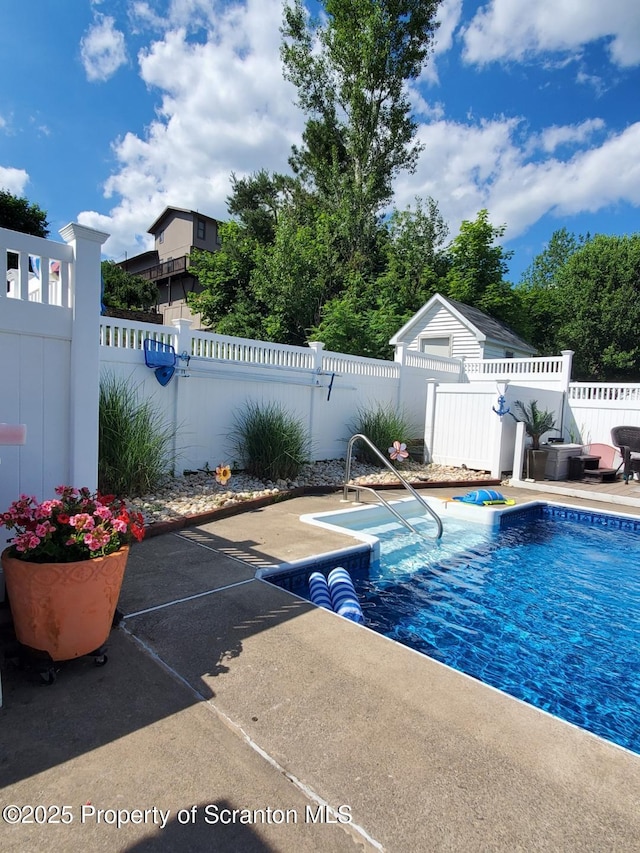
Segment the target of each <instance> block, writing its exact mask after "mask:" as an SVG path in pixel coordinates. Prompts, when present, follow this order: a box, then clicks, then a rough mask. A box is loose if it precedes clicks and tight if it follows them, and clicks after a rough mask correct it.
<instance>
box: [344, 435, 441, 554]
mask: <svg viewBox="0 0 640 853" xmlns="http://www.w3.org/2000/svg"><path fill="white" fill-rule="evenodd" d="M356 441H363V442H364V443H365V444H366V445H367V446H368V447H369V448H370V449H371V450H372V451H373V452H374V453H375V455H376V456H377V457H378V459H380V461H381V462H382V463H383V464H384V465H386V467H387V468H388V469H389V470H390V471H392V472H393V474H394V475H395V476H396V477H397V478H398V480H400V482H401V484H402V485H403V487H404V488H405V489H406V490H407V491H408V492H410V494H411V495H413V497H414V498H415V499H416V500H417V501H418V503H419V504H421V505H422V506H423V507H424V509H425V510H426V511H427V513H428V514H429V515H430V516H431V517H432V518H433V520H434V521H435V523H436V525H437V528H438V532H437V534H436V539H440V537H441V536H442V521H441V520H440V516H439V515H438V514H437V513H436V512H435V511H434V510H433V509H431V507H430V506H429V504H428V503H427V502H426V501H425V499H424V498H423V497H422V495H420V494H418V492H417V491H416V490H415V489H414V488H413V486H412V485H411V483H409V481H408V480H405V478H404V477H403V476H402V474H401V473H400V472H399V471H398V470H397V469H396V468H394V467H393V465H392V464H391V462H389V460H388V459H387V458H386V457H385V456H383V454H382V453H381V452H380V451H379V450H378V448H377V447H376V446H375V444H374V443H373V442H372V441H371V439H370V438H367V436H366V435H362V433H359V432H358V433H356V434H355V435H352V436H351V438H350V439H349V444H348V446H347V463H346V467H345V472H344V486H343V496H342V499H343V500H345V501H348V500H349V489H351V490H352V491H355V493H356V500H357V501H358V500H360V492H370V493H371V494H372V495H374V496H375V497H376V498H377V499H378V500H379V501H380V503H381V504H382V505H383V506H385V507H386V508H387V509H388V510H389V512H390V513H392V514H393V515H395V517H396V518H397V519H398V521H399V522H400V523H401V524H402V525H404V527H406V528H408V529H409V530H410V531H411V532H412V533H416V534H417V535H418V536H422V532H421V531H420V530H416V528H415V527H414V526H413V524H411V522H410V521H408V520H407V519H406V518H404V517H403V516H402V515H400V513H399V512H398V510H397V509H396V508H395V507H394V506H393V505H392V504H390V503H389V501H388V500H386V499H385V498H383V497H382V495H380V494H378V492H376V490H375V489H373V488H371V486H358V485H353V484H350V483H349V480H350V479H351V457H352V455H353V445H354V444H355V443H356Z"/></svg>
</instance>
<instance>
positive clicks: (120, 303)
mask: <svg viewBox="0 0 640 853" xmlns="http://www.w3.org/2000/svg"><path fill="white" fill-rule="evenodd" d="M101 270H102V280H103V282H104V292H103V294H102V301H103V302H104V304H105V305H107V306H109V307H110V308H127V309H134V310H141V311H147V310H148V309H149V308H151V307H152V306H153V305H155V304H156V301H157V298H158V288H157V285H156V284H155V283H154V282H152V281H147V279H144V278H142V277H141V276H139V275H131V273H128V272H126V270H123V269H122V267H119V266H118V264H116V263H115V261H103V262H102V264H101Z"/></svg>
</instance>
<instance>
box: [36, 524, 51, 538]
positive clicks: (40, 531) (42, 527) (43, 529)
mask: <svg viewBox="0 0 640 853" xmlns="http://www.w3.org/2000/svg"><path fill="white" fill-rule="evenodd" d="M54 530H55V527H54V526H53V524H51V523H50V522H48V521H45V522H44V523H43V524H36V536H40V538H42V539H44V537H45V536H46V535H47V533H53V531H54Z"/></svg>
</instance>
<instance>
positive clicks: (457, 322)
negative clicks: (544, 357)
mask: <svg viewBox="0 0 640 853" xmlns="http://www.w3.org/2000/svg"><path fill="white" fill-rule="evenodd" d="M389 343H390V344H391V345H392V346H396V347H398V346H404V348H405V349H406V350H413V351H414V352H422V353H428V354H429V355H439V356H443V357H445V358H459V359H461V358H469V359H477V358H530V357H531V356H534V355H536V354H537V351H536V350H535V349H534V347H532V346H531V345H530V344H528V343H527V342H526V341H525V340H523V339H522V338H521V337H519V336H518V335H516V333H515V332H514V331H513V330H512V329H510V328H509V326H507V325H506V324H505V323H502V322H501V321H500V320H496V319H495V318H493V317H490V316H489V315H488V314H485V313H484V311H480V309H479V308H472V307H471V306H470V305H465V304H464V303H462V302H456V301H455V300H454V299H447V298H445V297H444V296H442V295H441V294H439V293H436V294H435V295H434V296H432V297H431V299H430V300H429V301H428V302H425V304H424V305H423V306H422V308H420V310H419V311H417V312H416V313H415V314H414V315H413V317H412V318H411V319H410V320H409V321H408V322H407V323H405V324H404V326H403V327H402V328H401V329H400V331H399V332H396V334H395V335H394V336H393V337H392V338H391V340H390V341H389Z"/></svg>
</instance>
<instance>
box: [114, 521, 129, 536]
mask: <svg viewBox="0 0 640 853" xmlns="http://www.w3.org/2000/svg"><path fill="white" fill-rule="evenodd" d="M113 529H114V530H115V531H116V532H117V533H126V532H127V522H126V521H124V519H122V518H114V519H113Z"/></svg>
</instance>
